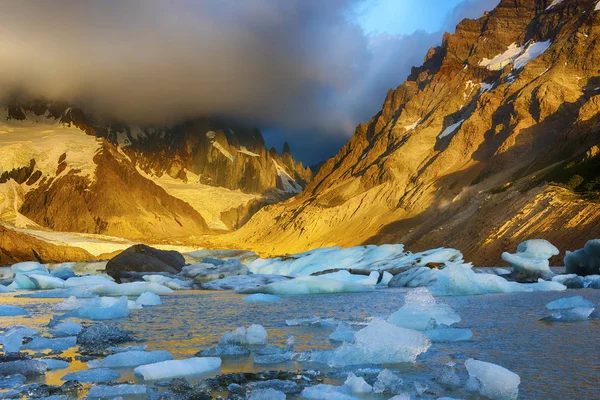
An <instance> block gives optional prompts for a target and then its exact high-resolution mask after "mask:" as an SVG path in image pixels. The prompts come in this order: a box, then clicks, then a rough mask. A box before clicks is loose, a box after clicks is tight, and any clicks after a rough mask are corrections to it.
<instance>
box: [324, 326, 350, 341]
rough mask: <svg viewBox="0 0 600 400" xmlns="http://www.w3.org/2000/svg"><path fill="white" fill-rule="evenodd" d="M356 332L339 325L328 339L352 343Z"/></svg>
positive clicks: (348, 327)
mask: <svg viewBox="0 0 600 400" xmlns="http://www.w3.org/2000/svg"><path fill="white" fill-rule="evenodd" d="M355 333H356V332H355V331H354V329H352V328H351V327H350V326H349V325H348V324H346V323H341V324H339V325H338V327H337V329H336V330H335V331H334V332H333V333H332V334H331V335H329V339H331V340H335V341H337V342H352V341H354V334H355Z"/></svg>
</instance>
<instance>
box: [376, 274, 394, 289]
mask: <svg viewBox="0 0 600 400" xmlns="http://www.w3.org/2000/svg"><path fill="white" fill-rule="evenodd" d="M393 277H394V275H392V274H390V273H389V272H387V271H383V274H382V276H381V282H379V284H380V285H382V286H387V285H388V283H390V281H391V280H392V278H393Z"/></svg>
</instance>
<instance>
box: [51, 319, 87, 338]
mask: <svg viewBox="0 0 600 400" xmlns="http://www.w3.org/2000/svg"><path fill="white" fill-rule="evenodd" d="M82 329H83V328H82V326H81V325H79V324H78V323H76V322H73V321H70V320H67V321H64V322H61V323H60V324H57V325H56V326H53V327H52V328H51V329H50V333H51V334H52V335H53V336H55V337H65V336H77V335H78V334H79V332H81V330H82Z"/></svg>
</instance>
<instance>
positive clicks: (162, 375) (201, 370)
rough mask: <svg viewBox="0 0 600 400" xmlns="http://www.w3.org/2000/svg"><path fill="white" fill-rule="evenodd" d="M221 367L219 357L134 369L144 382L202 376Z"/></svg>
mask: <svg viewBox="0 0 600 400" xmlns="http://www.w3.org/2000/svg"><path fill="white" fill-rule="evenodd" d="M125 354H127V353H125ZM220 367H221V359H220V358H218V357H194V358H188V359H186V360H170V361H162V362H158V363H155V364H147V365H142V366H141V367H137V368H136V369H134V372H135V373H136V374H137V375H141V376H142V377H143V378H144V380H158V379H173V378H180V377H185V376H191V375H201V374H205V373H207V372H210V371H214V370H216V369H219V368H220Z"/></svg>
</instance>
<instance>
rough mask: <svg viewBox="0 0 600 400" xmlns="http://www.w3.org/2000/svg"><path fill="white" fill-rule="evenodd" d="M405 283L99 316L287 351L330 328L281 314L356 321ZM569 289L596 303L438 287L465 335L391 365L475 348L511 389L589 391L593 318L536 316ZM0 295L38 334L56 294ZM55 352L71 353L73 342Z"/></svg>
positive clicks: (160, 338)
mask: <svg viewBox="0 0 600 400" xmlns="http://www.w3.org/2000/svg"><path fill="white" fill-rule="evenodd" d="M405 293H406V291H405V290H401V289H389V288H386V289H378V290H376V291H375V292H370V293H356V294H334V295H307V296H289V297H282V299H281V301H280V302H277V303H247V302H244V301H242V298H243V297H244V295H239V294H235V293H233V292H218V291H180V292H175V293H173V294H170V295H166V296H162V300H163V305H162V306H158V307H148V308H145V309H143V310H132V312H131V315H130V316H129V318H126V319H121V320H115V321H109V323H111V324H115V325H117V326H119V327H121V328H125V329H128V330H131V331H132V332H133V333H134V336H135V339H136V341H134V342H132V343H130V344H131V345H137V344H144V345H147V346H148V347H149V349H150V350H167V351H170V352H171V353H172V354H173V356H174V358H185V357H190V356H193V355H194V354H195V353H196V352H197V351H199V350H200V349H204V348H208V347H212V346H215V345H216V344H217V342H218V340H219V337H220V336H221V335H222V334H223V333H224V332H225V331H227V330H231V329H234V328H236V327H238V326H242V325H243V326H246V327H247V326H249V325H250V324H261V325H263V326H264V327H265V328H266V330H267V332H268V334H269V336H268V342H269V344H276V345H283V344H284V343H285V342H286V340H287V338H288V336H289V335H293V336H294V337H295V351H298V352H299V351H305V350H310V349H319V348H321V349H322V348H329V347H331V343H330V342H329V340H328V337H329V335H330V334H331V332H332V331H333V330H334V329H335V328H334V327H318V326H288V325H287V324H286V320H291V319H299V318H307V317H312V316H317V317H321V318H335V319H339V320H344V321H349V322H352V323H360V322H364V323H366V322H368V320H369V318H371V317H373V316H387V315H389V314H391V313H392V312H394V311H396V310H397V309H398V308H400V307H401V306H402V304H403V297H404V295H405ZM574 295H582V296H584V297H585V298H587V299H588V300H591V301H592V302H594V303H596V304H600V290H591V289H583V290H567V291H564V292H535V293H513V294H488V295H482V296H456V297H440V298H438V299H439V300H440V301H443V302H445V303H447V304H448V305H450V306H451V307H452V308H453V309H454V310H455V311H456V312H457V313H458V314H459V315H460V316H461V318H462V321H461V322H460V323H458V324H457V325H455V326H456V327H463V328H469V329H471V330H472V331H473V338H472V339H471V340H470V341H467V342H455V343H434V344H433V345H432V347H431V348H430V349H429V351H428V352H427V353H426V354H424V355H421V356H419V359H418V362H417V363H416V364H410V365H397V366H392V368H393V369H396V370H398V371H400V373H401V375H402V376H419V375H422V376H425V377H431V378H432V379H433V377H434V375H435V374H434V373H433V372H432V371H435V370H436V368H439V367H440V366H442V365H444V364H445V363H447V362H449V361H456V362H458V363H462V362H463V361H464V360H465V359H467V358H475V359H478V360H482V361H488V362H492V363H495V364H499V365H501V366H503V367H505V368H507V369H509V370H511V371H513V372H515V373H517V374H518V375H519V376H520V377H521V385H520V390H519V398H520V399H592V398H598V389H599V388H600V340H599V338H600V335H599V333H600V320H588V321H583V322H574V323H548V322H543V321H540V319H541V318H543V317H546V316H548V315H550V314H551V311H550V310H547V309H546V308H545V305H546V304H547V303H548V302H550V301H552V300H555V299H558V298H563V297H569V296H574ZM0 300H1V302H2V304H13V305H19V306H21V307H24V308H26V309H27V310H28V311H30V316H29V317H0V326H2V327H10V326H13V325H24V326H27V327H36V328H39V329H40V330H41V331H42V334H44V333H45V332H46V331H47V328H46V327H45V325H46V324H47V323H48V321H49V320H50V318H51V317H52V316H53V315H54V314H55V313H54V312H53V311H52V305H53V304H55V303H57V302H59V301H61V300H62V299H28V298H16V297H14V294H5V295H2V296H1V297H0ZM78 322H82V323H86V322H87V323H89V321H78ZM356 329H359V327H358V326H357V327H356ZM125 345H128V344H125ZM62 355H64V356H70V357H73V356H76V355H77V348H75V349H71V350H68V351H66V352H64V353H63V354H62ZM307 368H310V369H320V370H329V371H331V370H330V369H328V368H327V367H326V366H324V365H322V364H306V363H296V362H289V363H285V364H279V365H260V364H254V363H253V361H252V358H251V357H247V358H242V359H237V360H227V359H225V360H224V362H223V365H222V367H221V370H220V372H218V373H227V372H256V371H262V370H273V369H278V370H295V369H307ZM357 368H358V367H357ZM81 369H86V366H85V364H83V363H81V362H79V361H74V362H72V364H71V366H70V367H69V368H68V369H64V370H59V371H49V372H48V373H47V375H46V376H45V377H44V378H39V379H41V380H38V382H46V383H48V384H54V385H60V384H61V383H62V382H61V381H60V377H62V376H63V375H65V374H66V373H67V372H72V371H77V370H81ZM120 372H121V373H122V378H121V380H122V381H129V380H136V378H135V377H134V375H133V372H132V371H131V370H124V371H120ZM216 374H217V373H215V374H213V375H216ZM340 375H341V374H340ZM342 380H343V379H342ZM448 395H450V394H448ZM474 398H477V397H474Z"/></svg>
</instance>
